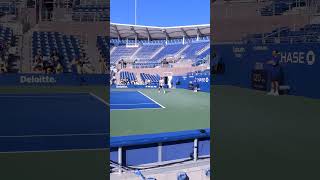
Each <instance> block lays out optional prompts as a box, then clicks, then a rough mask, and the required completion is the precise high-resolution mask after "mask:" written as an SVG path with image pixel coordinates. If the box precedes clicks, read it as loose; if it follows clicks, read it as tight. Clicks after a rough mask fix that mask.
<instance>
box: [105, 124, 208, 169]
mask: <svg viewBox="0 0 320 180" xmlns="http://www.w3.org/2000/svg"><path fill="white" fill-rule="evenodd" d="M195 139H197V143H198V146H197V150H198V156H199V157H206V156H209V155H210V129H204V130H188V131H179V132H169V133H159V134H146V135H132V136H118V137H111V139H110V160H111V161H113V162H118V160H119V159H118V158H119V152H118V150H119V147H121V148H122V158H121V159H122V166H137V165H145V164H157V163H158V164H157V165H159V164H161V163H165V162H173V161H177V160H188V159H189V160H190V159H192V158H191V156H193V152H194V140H195ZM159 148H161V151H160V153H159Z"/></svg>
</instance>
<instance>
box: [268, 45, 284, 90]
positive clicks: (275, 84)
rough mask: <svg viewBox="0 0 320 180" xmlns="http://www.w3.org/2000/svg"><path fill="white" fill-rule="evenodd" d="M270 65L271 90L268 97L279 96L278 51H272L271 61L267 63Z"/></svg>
mask: <svg viewBox="0 0 320 180" xmlns="http://www.w3.org/2000/svg"><path fill="white" fill-rule="evenodd" d="M267 64H270V65H271V68H270V77H271V89H270V92H269V93H268V95H273V96H279V82H280V78H281V73H280V71H281V70H280V57H279V52H278V51H272V59H271V60H270V61H268V62H267Z"/></svg>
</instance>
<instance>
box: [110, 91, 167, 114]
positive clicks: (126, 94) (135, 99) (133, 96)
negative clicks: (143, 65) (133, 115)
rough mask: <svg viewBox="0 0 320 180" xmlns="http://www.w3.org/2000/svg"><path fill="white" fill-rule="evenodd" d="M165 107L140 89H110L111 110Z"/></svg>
mask: <svg viewBox="0 0 320 180" xmlns="http://www.w3.org/2000/svg"><path fill="white" fill-rule="evenodd" d="M158 108H165V107H164V106H162V105H161V104H159V103H158V102H156V101H154V100H153V99H151V98H150V97H148V96H147V95H145V94H143V93H142V92H140V91H111V93H110V109H111V110H133V109H158Z"/></svg>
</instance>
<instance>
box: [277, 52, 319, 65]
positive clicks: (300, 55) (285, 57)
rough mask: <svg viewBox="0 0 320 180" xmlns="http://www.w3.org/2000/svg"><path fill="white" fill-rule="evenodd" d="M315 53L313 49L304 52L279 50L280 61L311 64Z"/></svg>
mask: <svg viewBox="0 0 320 180" xmlns="http://www.w3.org/2000/svg"><path fill="white" fill-rule="evenodd" d="M315 61H316V55H315V53H314V52H313V51H308V52H307V53H305V52H281V61H280V62H281V63H291V64H308V65H313V64H314V63H315Z"/></svg>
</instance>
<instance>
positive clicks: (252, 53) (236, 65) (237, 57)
mask: <svg viewBox="0 0 320 180" xmlns="http://www.w3.org/2000/svg"><path fill="white" fill-rule="evenodd" d="M319 46H320V44H317V43H305V44H272V45H256V44H242V45H241V44H221V45H215V46H214V47H213V50H214V51H215V52H216V54H218V55H219V56H220V57H221V59H220V60H221V61H222V63H223V64H224V65H225V72H224V74H221V75H215V77H214V79H213V82H214V84H222V85H234V86H239V87H245V88H252V83H253V82H252V76H253V74H252V73H253V70H255V68H256V66H257V65H258V66H260V68H262V69H263V70H265V71H266V73H267V74H266V75H267V78H266V81H267V89H269V88H270V83H269V81H270V67H269V66H268V65H266V62H267V61H268V60H271V58H272V51H278V52H279V53H280V66H281V71H282V76H283V77H282V82H281V83H282V85H286V86H290V91H289V93H290V94H292V95H298V96H306V97H311V98H320V93H319V92H320V84H319V83H317V82H318V79H319V77H318V74H319V73H318V72H319V70H320V63H319V61H320V59H319V56H320V48H319ZM260 75H261V74H260ZM261 76H262V75H261ZM262 89H264V88H262Z"/></svg>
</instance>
